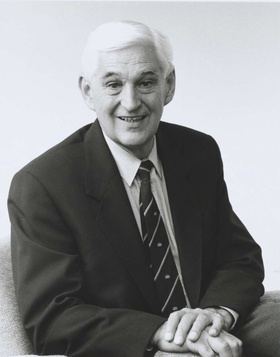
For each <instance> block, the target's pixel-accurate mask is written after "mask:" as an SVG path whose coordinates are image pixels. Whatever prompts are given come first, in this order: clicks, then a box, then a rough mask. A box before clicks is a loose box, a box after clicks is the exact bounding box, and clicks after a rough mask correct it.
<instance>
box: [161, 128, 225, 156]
mask: <svg viewBox="0 0 280 357" xmlns="http://www.w3.org/2000/svg"><path fill="white" fill-rule="evenodd" d="M157 136H158V139H159V141H161V142H162V143H163V144H162V145H163V146H168V147H172V148H173V149H174V150H176V151H178V152H181V153H184V155H187V156H189V157H190V158H191V157H193V158H195V159H196V160H197V159H198V158H199V157H203V156H212V157H214V156H217V155H218V156H219V155H220V151H219V147H218V145H217V143H216V141H215V139H214V138H213V137H212V136H211V135H209V134H206V133H203V132H201V131H198V130H195V129H191V128H188V127H184V126H181V125H177V124H171V123H167V122H161V123H160V127H159V130H158V135H157Z"/></svg>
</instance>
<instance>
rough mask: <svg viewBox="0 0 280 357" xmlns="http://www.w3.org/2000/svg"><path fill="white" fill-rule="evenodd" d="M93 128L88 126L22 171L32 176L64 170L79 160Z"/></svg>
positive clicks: (49, 150)
mask: <svg viewBox="0 0 280 357" xmlns="http://www.w3.org/2000/svg"><path fill="white" fill-rule="evenodd" d="M90 127H91V124H88V125H86V126H84V127H82V128H80V129H78V130H77V131H75V132H74V133H72V134H71V135H69V136H68V137H67V138H65V139H64V140H63V141H61V142H60V143H58V144H56V145H55V146H53V147H52V148H50V149H48V150H47V151H45V152H44V153H42V154H41V155H40V156H38V157H37V158H35V159H33V160H32V161H31V162H29V163H28V164H27V165H25V166H24V167H23V168H22V169H21V170H20V171H25V172H30V173H31V174H36V173H38V174H39V173H40V172H41V171H43V172H42V173H46V171H47V170H52V171H53V170H56V169H59V170H61V169H63V167H65V166H67V165H69V164H71V162H74V161H76V160H78V159H79V158H80V157H81V156H82V153H83V146H84V142H85V138H86V134H87V132H88V130H89V128H90Z"/></svg>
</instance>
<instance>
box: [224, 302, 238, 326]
mask: <svg viewBox="0 0 280 357" xmlns="http://www.w3.org/2000/svg"><path fill="white" fill-rule="evenodd" d="M220 308H221V309H224V310H226V311H228V312H229V313H230V314H231V315H232V317H233V324H232V325H231V326H230V329H229V331H231V330H233V329H234V327H235V325H236V323H237V320H238V318H239V314H238V312H236V311H234V310H232V309H230V308H229V307H225V306H220Z"/></svg>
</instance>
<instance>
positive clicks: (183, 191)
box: [157, 130, 202, 307]
mask: <svg viewBox="0 0 280 357" xmlns="http://www.w3.org/2000/svg"><path fill="white" fill-rule="evenodd" d="M170 139H172V138H170V137H168V138H167V137H166V136H165V132H164V131H163V130H159V132H158V134H157V143H158V151H159V156H160V159H161V161H162V165H163V170H164V176H165V179H166V185H167V191H168V197H169V203H170V209H171V214H172V219H173V225H174V230H175V238H176V242H177V246H178V252H179V258H180V265H181V270H182V276H183V280H184V285H185V288H186V291H187V295H188V298H189V300H190V303H191V306H193V307H195V306H197V304H198V300H199V293H200V281H201V249H202V248H201V213H200V208H199V204H198V200H197V199H196V198H195V192H194V189H193V187H192V184H191V182H190V176H191V169H190V168H189V167H188V166H187V163H186V158H183V157H182V156H181V154H180V153H181V151H182V150H180V149H179V148H178V147H177V148H176V146H177V143H176V138H175V140H174V142H173V143H172V142H171V140H170Z"/></svg>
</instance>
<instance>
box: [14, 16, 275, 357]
mask: <svg viewBox="0 0 280 357" xmlns="http://www.w3.org/2000/svg"><path fill="white" fill-rule="evenodd" d="M82 62H83V69H82V75H81V77H80V81H79V83H80V89H81V92H82V95H83V98H84V100H85V102H86V104H87V106H88V107H89V108H90V109H92V110H94V111H95V112H96V116H97V119H96V121H95V122H94V123H93V124H90V125H87V126H86V127H83V128H81V129H80V130H78V131H77V132H75V133H74V134H72V135H71V136H70V137H68V138H67V139H66V140H64V141H63V142H62V143H60V144H58V145H57V146H55V147H54V148H52V149H50V150H49V151H47V152H46V153H44V154H43V155H41V156H40V157H39V158H37V159H35V160H34V161H32V162H31V163H30V164H28V165H27V166H26V167H24V168H23V169H22V170H21V171H20V172H18V173H17V174H16V175H15V177H14V179H13V182H12V186H11V190H10V196H9V211H10V217H11V223H12V260H13V270H14V279H15V286H16V293H17V298H18V302H19V307H20V312H21V315H22V318H23V323H24V326H25V329H26V331H27V334H28V336H29V338H30V340H31V342H32V344H33V345H34V347H35V350H36V351H37V352H38V353H40V354H65V355H67V356H82V357H85V356H87V357H89V356H91V357H93V356H96V357H109V356H113V357H126V356H127V357H143V356H145V355H149V354H154V353H155V352H156V351H157V350H158V349H159V350H162V351H166V352H181V353H184V352H188V351H191V352H195V353H198V354H199V355H200V356H202V357H211V356H217V355H218V356H221V357H239V356H241V353H242V352H241V350H242V342H241V341H240V339H241V340H243V343H244V350H245V352H246V351H247V353H248V354H249V353H254V354H253V355H252V354H251V355H249V356H248V357H256V356H257V354H256V353H259V355H260V356H262V357H264V356H273V357H276V354H275V352H273V351H275V348H276V342H275V344H274V345H275V346H274V347H271V349H270V350H269V348H268V347H267V346H269V344H270V343H271V342H270V341H271V339H270V340H269V339H268V340H267V344H266V345H265V344H264V343H263V341H264V340H266V338H260V337H259V336H263V334H262V333H260V332H253V331H252V333H251V335H250V334H249V335H248V333H247V332H246V331H248V328H247V329H246V321H247V320H246V318H247V315H248V313H249V312H250V310H251V309H252V308H253V307H254V305H256V304H257V303H258V302H259V299H260V297H261V295H262V294H263V287H262V279H263V266H262V259H261V252H260V248H259V246H258V245H257V244H256V243H255V242H254V240H253V239H252V237H251V236H250V235H249V233H248V231H247V230H246V229H245V227H244V226H243V224H242V223H241V222H240V220H239V219H238V218H237V216H236V215H235V213H234V212H233V210H232V208H231V205H230V202H229V199H228V195H227V189H226V185H225V182H224V179H223V168H222V161H221V157H220V153H219V149H218V147H217V145H216V143H215V141H214V140H213V139H212V138H211V137H209V136H208V135H205V134H202V133H199V132H197V131H194V130H191V129H188V128H183V127H180V126H177V125H172V124H168V123H163V122H162V123H160V119H161V116H162V112H163V108H164V106H165V105H166V104H168V103H169V102H170V101H171V100H172V98H173V96H174V90H175V73H174V67H173V64H172V50H171V47H170V44H169V42H168V39H167V38H166V37H165V36H163V35H162V34H160V33H159V32H158V31H155V30H152V29H150V28H149V27H147V26H145V25H143V24H140V23H134V22H116V23H108V24H104V25H102V26H100V27H99V28H98V29H97V30H96V31H95V32H93V33H92V34H91V36H90V38H89V41H88V43H87V46H86V48H85V51H84V54H83V61H82ZM259 315H260V314H258V315H257V316H259ZM258 318H259V317H258ZM253 321H257V322H256V324H257V325H259V324H260V323H259V321H258V319H254V320H253ZM274 321H275V319H274ZM251 325H252V324H251ZM253 325H254V324H253ZM275 326H276V322H273V320H271V321H270V327H271V329H272V330H273V329H274V330H275ZM253 327H254V326H253ZM252 330H254V331H256V330H258V331H259V330H260V328H259V329H256V328H254V329H253V328H252ZM234 334H235V335H238V336H239V338H240V339H239V338H237V337H235V336H234ZM244 336H245V337H244ZM250 336H251V337H250ZM252 336H253V337H252ZM271 336H273V335H271ZM243 337H244V338H243Z"/></svg>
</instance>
